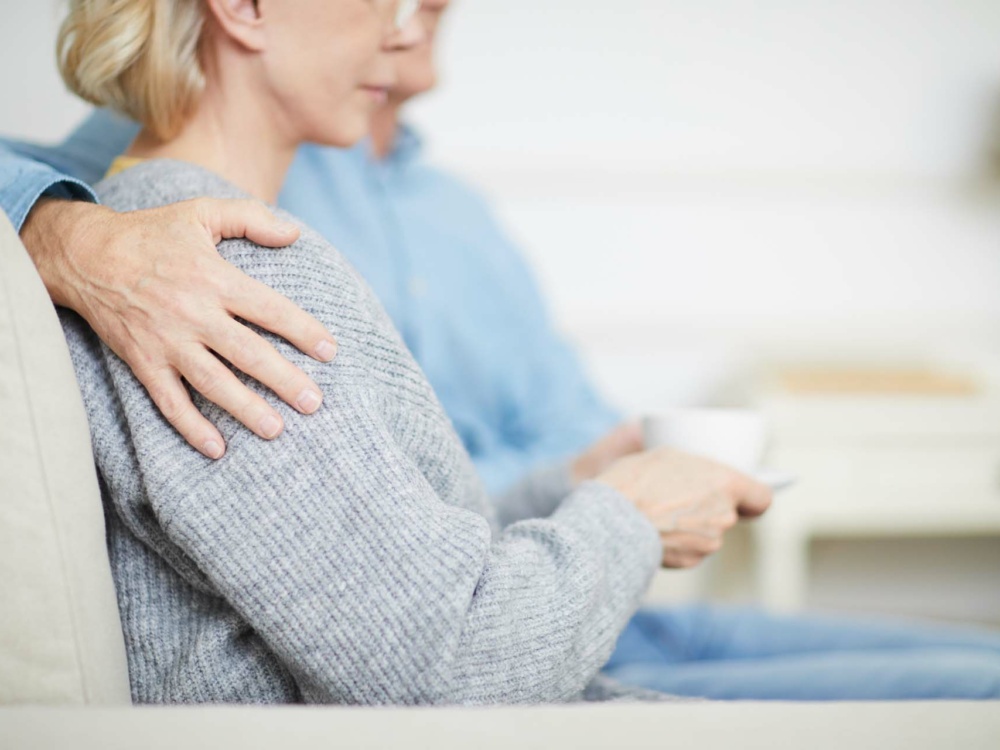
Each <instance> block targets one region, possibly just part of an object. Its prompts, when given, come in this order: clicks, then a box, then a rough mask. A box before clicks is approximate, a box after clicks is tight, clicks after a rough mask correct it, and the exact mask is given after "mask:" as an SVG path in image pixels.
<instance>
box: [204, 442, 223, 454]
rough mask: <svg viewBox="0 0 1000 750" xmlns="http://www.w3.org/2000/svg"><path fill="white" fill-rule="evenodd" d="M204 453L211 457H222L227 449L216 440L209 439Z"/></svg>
mask: <svg viewBox="0 0 1000 750" xmlns="http://www.w3.org/2000/svg"><path fill="white" fill-rule="evenodd" d="M204 453H205V455H206V456H208V457H209V458H222V454H223V453H225V451H224V450H223V449H222V446H221V445H219V444H218V443H217V442H216V441H215V440H209V441H208V442H207V443H205V445H204Z"/></svg>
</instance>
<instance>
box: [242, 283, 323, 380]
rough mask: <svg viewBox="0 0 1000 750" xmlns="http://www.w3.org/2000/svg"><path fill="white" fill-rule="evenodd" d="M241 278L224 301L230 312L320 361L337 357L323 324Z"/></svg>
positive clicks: (264, 286)
mask: <svg viewBox="0 0 1000 750" xmlns="http://www.w3.org/2000/svg"><path fill="white" fill-rule="evenodd" d="M234 271H235V269H234ZM237 273H239V272H237ZM240 277H241V278H240V279H239V280H238V282H237V283H236V284H235V286H234V287H233V289H234V290H235V291H233V292H231V293H230V294H229V296H228V299H227V300H226V302H227V306H228V309H229V312H231V313H232V314H234V315H237V316H239V317H241V318H243V319H244V320H249V321H250V322H251V323H255V324H256V325H259V326H260V327H261V328H264V329H265V330H268V331H270V332H271V333H274V334H276V335H278V336H281V338H283V339H285V340H286V341H288V342H289V343H291V344H292V345H293V346H294V347H295V348H296V349H298V350H299V351H301V352H302V353H303V354H308V355H309V356H310V357H313V358H314V359H317V360H319V361H320V362H329V361H330V360H332V359H333V358H334V357H335V356H336V354H337V342H336V340H335V339H334V338H333V336H331V335H330V333H329V332H328V331H327V330H326V328H324V327H323V324H322V323H320V322H319V321H318V320H316V319H315V318H314V317H312V316H311V315H309V314H308V313H306V312H304V311H303V310H301V309H300V308H299V307H298V306H297V305H296V304H295V303H294V302H292V301H291V300H290V299H288V298H287V297H285V296H283V295H281V294H278V293H277V292H276V291H274V290H273V289H271V287H269V286H267V285H266V284H263V283H261V282H259V281H257V280H255V279H251V278H250V277H249V276H244V275H243V274H240ZM241 369H242V368H241Z"/></svg>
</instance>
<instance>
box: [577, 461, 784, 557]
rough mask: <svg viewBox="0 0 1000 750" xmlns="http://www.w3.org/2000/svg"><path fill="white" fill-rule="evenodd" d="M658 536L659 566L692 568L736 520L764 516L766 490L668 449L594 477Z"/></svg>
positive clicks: (767, 504) (768, 492)
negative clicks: (620, 497)
mask: <svg viewBox="0 0 1000 750" xmlns="http://www.w3.org/2000/svg"><path fill="white" fill-rule="evenodd" d="M597 481H599V482H603V483H605V484H608V485H610V486H611V487H614V488H615V489H616V490H618V491H619V492H620V493H621V494H623V495H624V496H625V497H627V498H628V499H629V500H631V501H632V502H633V503H634V504H635V506H636V508H637V509H638V510H639V511H640V512H642V513H643V514H644V515H645V516H646V517H647V518H648V519H649V520H650V522H651V523H652V524H653V525H654V526H655V527H656V529H657V530H658V531H659V532H660V539H661V542H662V543H663V565H664V567H668V568H691V567H694V566H696V565H698V563H700V562H701V561H702V560H703V559H704V558H705V557H707V556H708V555H711V554H712V553H714V552H717V551H718V550H719V549H720V548H721V547H722V538H723V535H724V534H725V533H726V531H728V530H729V529H730V528H732V527H733V526H734V525H735V524H736V522H737V521H738V520H739V518H740V517H755V516H759V515H761V514H763V513H764V512H765V511H767V509H768V508H769V507H770V505H771V489H770V488H769V487H768V486H767V485H765V484H762V483H760V482H758V481H756V480H755V479H753V478H752V477H749V476H747V475H746V474H743V473H741V472H739V471H736V470H735V469H731V468H729V467H727V466H724V465H722V464H720V463H717V462H715V461H712V460H710V459H707V458H702V457H699V456H692V455H689V454H687V453H682V452H680V451H677V450H674V449H672V448H657V449H655V450H651V451H647V452H645V453H639V454H636V455H633V456H628V457H626V458H623V459H621V460H619V461H617V462H616V463H615V464H614V465H613V466H611V468H609V469H608V470H607V471H605V472H603V473H602V474H600V475H599V476H598V477H597Z"/></svg>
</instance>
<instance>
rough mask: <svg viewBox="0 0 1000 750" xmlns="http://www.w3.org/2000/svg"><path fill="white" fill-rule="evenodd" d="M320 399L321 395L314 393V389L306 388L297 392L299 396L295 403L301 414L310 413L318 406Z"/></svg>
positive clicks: (321, 399)
mask: <svg viewBox="0 0 1000 750" xmlns="http://www.w3.org/2000/svg"><path fill="white" fill-rule="evenodd" d="M322 401H323V398H322V396H320V395H319V394H318V393H316V391H311V390H308V389H307V390H304V391H302V393H300V394H299V398H298V400H297V401H296V402H295V404H296V405H297V406H298V407H299V411H300V412H302V413H303V414H312V413H313V412H314V411H316V410H317V409H318V408H319V405H320V403H321V402H322Z"/></svg>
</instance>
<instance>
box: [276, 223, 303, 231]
mask: <svg viewBox="0 0 1000 750" xmlns="http://www.w3.org/2000/svg"><path fill="white" fill-rule="evenodd" d="M298 230H299V228H298V227H297V226H295V225H294V224H292V223H291V222H290V221H282V222H280V223H279V224H278V231H279V232H281V233H282V234H291V233H292V232H297V231H298Z"/></svg>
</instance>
